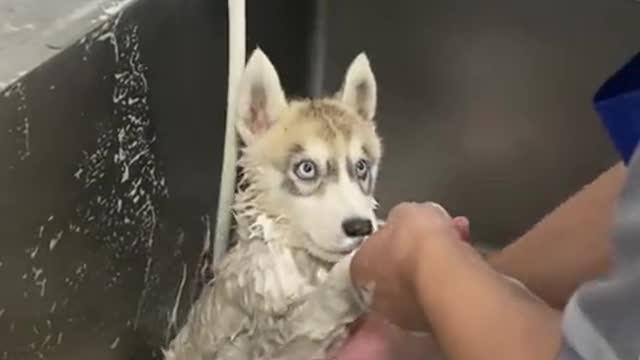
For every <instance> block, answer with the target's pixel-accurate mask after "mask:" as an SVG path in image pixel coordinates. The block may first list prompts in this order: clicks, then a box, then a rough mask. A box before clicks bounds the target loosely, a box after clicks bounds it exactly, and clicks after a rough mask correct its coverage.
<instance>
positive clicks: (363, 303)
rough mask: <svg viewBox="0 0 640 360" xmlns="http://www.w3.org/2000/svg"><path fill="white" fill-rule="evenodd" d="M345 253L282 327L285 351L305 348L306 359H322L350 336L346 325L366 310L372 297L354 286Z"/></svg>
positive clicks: (348, 260)
mask: <svg viewBox="0 0 640 360" xmlns="http://www.w3.org/2000/svg"><path fill="white" fill-rule="evenodd" d="M351 258H352V256H346V257H345V258H344V259H342V260H341V261H339V262H338V263H337V264H336V265H334V267H333V268H332V269H331V271H330V272H329V276H328V277H327V279H326V280H325V281H324V282H323V283H322V284H320V285H319V286H318V287H317V288H316V289H315V290H314V291H313V292H312V293H311V294H310V296H309V297H308V298H307V299H306V300H305V301H304V302H303V303H302V304H300V305H299V306H298V307H297V308H296V309H295V310H294V313H293V314H292V316H291V317H290V318H289V321H287V323H286V325H285V326H286V328H285V329H283V333H284V334H285V338H286V339H288V345H287V346H285V349H284V350H283V353H286V352H288V350H287V348H290V349H291V351H294V349H298V350H299V351H300V349H303V350H304V351H305V355H306V356H307V357H306V358H309V357H313V356H316V355H317V356H318V358H322V357H323V356H325V355H326V351H327V350H328V349H329V348H330V347H332V345H334V344H335V343H336V342H338V343H339V342H340V341H343V340H344V339H345V338H346V336H347V329H346V326H347V325H348V324H350V323H352V322H353V321H355V320H356V319H357V318H358V317H360V316H361V315H362V314H364V312H365V311H366V308H367V307H368V305H369V302H370V300H369V297H368V296H366V294H363V293H362V292H361V291H360V290H359V289H356V288H355V287H354V286H353V283H352V281H351V275H350V271H349V267H350V264H351Z"/></svg>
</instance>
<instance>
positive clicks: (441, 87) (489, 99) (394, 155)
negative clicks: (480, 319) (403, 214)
mask: <svg viewBox="0 0 640 360" xmlns="http://www.w3.org/2000/svg"><path fill="white" fill-rule="evenodd" d="M330 4H331V6H329V13H328V19H327V23H328V26H327V27H328V31H329V35H328V41H327V44H328V50H327V58H328V61H327V65H328V68H327V70H326V72H327V76H328V80H327V82H326V86H325V90H333V89H336V88H337V86H338V85H339V83H338V82H339V81H340V79H341V76H342V74H343V72H344V70H345V68H346V66H347V65H348V61H349V59H350V58H351V57H353V56H354V55H355V54H356V53H357V52H359V51H362V50H365V51H367V53H368V54H369V57H370V60H371V62H372V66H373V67H374V71H375V73H376V75H377V77H378V84H379V91H380V93H379V101H380V103H379V122H380V123H381V133H382V135H383V136H384V137H385V139H386V147H387V152H386V157H385V163H384V165H383V170H382V174H381V184H380V187H379V194H380V201H381V203H382V205H383V208H384V209H385V210H386V209H388V208H389V207H390V206H391V205H392V204H394V203H396V202H398V201H402V200H435V201H438V202H441V203H443V204H444V205H445V206H447V207H448V208H450V209H451V211H452V212H453V213H455V214H464V215H468V216H470V219H471V224H472V231H473V233H474V235H475V237H476V238H477V239H479V240H481V241H483V242H487V243H493V244H495V245H499V244H504V243H505V242H507V241H511V240H512V239H514V238H515V237H516V236H517V235H519V234H520V233H522V232H523V231H524V230H526V229H527V228H528V227H529V226H531V225H532V224H533V223H534V222H535V221H536V220H537V219H538V218H540V216H542V215H543V214H544V213H546V212H548V211H549V210H551V209H552V208H553V207H554V206H556V205H557V204H558V203H559V202H560V201H561V200H563V199H565V198H566V197H567V196H568V195H569V194H571V193H572V192H574V191H576V190H577V189H579V188H580V187H581V186H582V185H584V184H585V183H586V182H588V181H589V180H590V179H592V178H593V177H594V176H595V175H596V174H597V173H599V172H600V171H602V170H603V169H605V168H606V167H607V166H609V165H611V164H612V163H613V162H614V160H615V159H616V158H617V155H616V154H614V152H613V148H612V146H611V145H610V143H609V141H608V139H607V137H606V135H605V133H604V131H603V128H602V127H601V125H600V123H599V120H598V119H597V117H596V116H595V113H594V111H593V109H592V104H591V98H592V96H593V95H594V92H595V90H596V88H597V87H598V86H599V85H600V83H601V82H602V81H604V80H605V78H606V77H607V76H609V75H610V73H611V72H612V71H613V70H614V69H616V68H617V67H618V66H620V65H621V64H622V63H623V62H625V61H626V60H627V59H628V58H629V57H631V56H632V55H633V54H635V53H636V52H637V51H638V50H640V22H639V21H638V20H639V19H640V3H638V2H636V1H631V0H610V1H599V0H584V1H577V0H572V1H562V2H557V1H553V0H542V1H509V0H494V1H489V2H472V1H455V0H454V1H394V2H391V1H370V0H349V1H339V2H338V1H335V2H331V3H330Z"/></svg>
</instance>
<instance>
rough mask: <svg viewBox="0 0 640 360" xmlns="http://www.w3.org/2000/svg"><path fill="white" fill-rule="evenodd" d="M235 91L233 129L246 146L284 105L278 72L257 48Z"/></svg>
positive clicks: (268, 125)
mask: <svg viewBox="0 0 640 360" xmlns="http://www.w3.org/2000/svg"><path fill="white" fill-rule="evenodd" d="M237 91H238V93H237V97H236V105H235V108H236V116H237V119H236V130H237V131H238V134H239V135H240V138H241V139H242V141H243V142H244V143H245V144H246V145H249V144H251V143H252V142H254V141H255V140H256V139H257V138H259V137H260V136H261V135H263V134H264V133H265V132H266V131H267V130H269V128H270V127H271V126H273V124H274V123H275V122H276V121H277V119H278V116H279V114H280V112H281V111H282V110H283V109H284V108H285V107H286V106H287V100H286V98H285V95H284V91H283V90H282V86H281V85H280V78H279V77H278V73H277V72H276V69H275V68H274V67H273V64H271V61H269V59H268V58H267V56H266V55H265V54H264V53H263V52H262V50H260V48H256V49H255V50H254V51H253V53H252V54H251V56H250V57H249V61H248V62H247V65H246V67H245V69H244V72H243V74H242V77H241V79H240V82H239V84H238V89H237Z"/></svg>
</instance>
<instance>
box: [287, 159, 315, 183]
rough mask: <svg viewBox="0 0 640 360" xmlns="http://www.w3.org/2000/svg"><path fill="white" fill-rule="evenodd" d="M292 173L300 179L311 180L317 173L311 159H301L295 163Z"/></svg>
mask: <svg viewBox="0 0 640 360" xmlns="http://www.w3.org/2000/svg"><path fill="white" fill-rule="evenodd" d="M293 173H294V174H295V175H296V176H297V177H298V178H299V179H300V180H307V181H308V180H313V179H315V177H316V176H317V175H318V170H317V167H316V164H315V163H314V162H313V161H311V160H302V161H300V162H299V163H297V164H296V166H295V168H294V169H293Z"/></svg>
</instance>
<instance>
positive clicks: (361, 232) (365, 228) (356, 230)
mask: <svg viewBox="0 0 640 360" xmlns="http://www.w3.org/2000/svg"><path fill="white" fill-rule="evenodd" d="M342 230H343V231H344V233H345V234H347V236H349V237H358V236H367V235H369V234H371V232H372V231H373V224H372V223H371V220H369V219H363V218H351V219H347V220H345V221H344V222H343V223H342Z"/></svg>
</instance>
